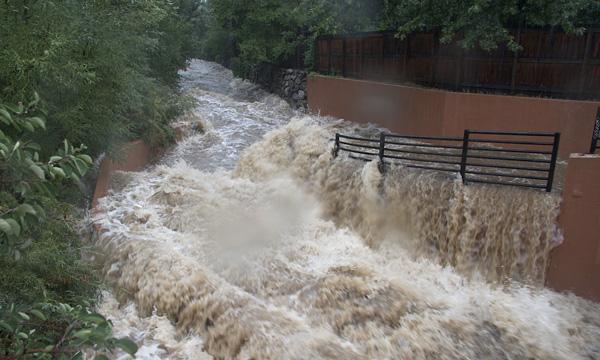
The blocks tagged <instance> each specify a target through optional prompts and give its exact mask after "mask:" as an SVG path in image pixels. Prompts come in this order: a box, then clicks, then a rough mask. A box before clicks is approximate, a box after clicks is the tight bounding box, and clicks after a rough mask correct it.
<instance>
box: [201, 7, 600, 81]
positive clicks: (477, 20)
mask: <svg viewBox="0 0 600 360" xmlns="http://www.w3.org/2000/svg"><path fill="white" fill-rule="evenodd" d="M200 8H201V9H203V12H200V11H199V12H198V13H199V14H201V16H199V18H201V19H203V21H204V22H205V24H206V28H207V30H206V32H205V36H204V37H203V39H202V55H203V56H204V57H206V58H208V59H211V60H215V61H218V62H220V63H223V64H225V65H227V66H230V67H232V68H233V70H234V72H236V73H237V74H238V75H242V76H245V75H248V72H249V70H250V69H251V68H252V67H253V66H255V65H256V64H258V63H260V62H263V61H264V62H270V63H274V64H278V65H283V66H285V65H286V64H287V63H288V60H289V59H290V58H292V57H294V56H295V55H296V49H301V50H302V49H304V50H303V51H304V53H305V65H306V67H308V68H310V67H311V66H312V62H313V54H314V53H313V51H314V49H313V44H314V39H315V38H316V37H318V36H319V35H322V34H336V33H345V32H360V31H372V30H390V29H394V30H397V32H398V35H399V36H400V37H402V36H405V35H407V34H408V33H411V32H414V31H422V30H431V29H439V30H440V35H441V37H440V38H441V40H442V41H443V42H450V41H452V40H459V41H460V43H461V45H462V46H464V47H465V48H471V47H475V46H477V47H480V48H482V49H485V50H492V49H494V48H496V47H497V46H498V45H500V44H507V45H508V46H509V47H510V48H511V49H513V50H516V49H518V48H519V44H518V43H517V40H516V39H515V38H514V36H513V35H512V34H511V33H510V31H509V28H511V27H518V26H519V24H521V25H522V26H525V27H526V26H530V27H531V26H551V27H556V28H562V29H564V30H566V31H567V32H573V33H577V34H581V33H582V32H583V31H584V29H585V26H586V25H589V24H592V23H596V24H597V23H598V17H599V16H600V1H598V0H574V1H566V0H565V1H556V0H500V1H489V0H453V1H434V0H427V1H423V0H283V1H276V0H244V1H237V0H207V2H206V4H205V5H204V6H200Z"/></svg>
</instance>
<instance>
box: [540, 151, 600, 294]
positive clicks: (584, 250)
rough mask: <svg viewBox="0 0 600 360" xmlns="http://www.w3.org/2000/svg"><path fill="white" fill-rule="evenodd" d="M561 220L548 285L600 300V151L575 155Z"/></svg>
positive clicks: (566, 185)
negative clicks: (561, 238)
mask: <svg viewBox="0 0 600 360" xmlns="http://www.w3.org/2000/svg"><path fill="white" fill-rule="evenodd" d="M558 222H559V226H560V228H561V229H562V231H563V234H564V243H563V244H562V245H560V246H558V247H557V248H556V249H554V250H553V251H552V253H551V257H550V267H549V269H548V275H547V285H548V286H549V287H551V288H553V289H556V290H559V291H572V292H574V293H575V294H577V295H579V296H583V297H585V298H588V299H591V300H594V301H600V155H579V154H572V155H571V157H570V159H569V165H568V167H567V174H566V179H565V187H564V190H563V202H562V205H561V212H560V217H559V221H558Z"/></svg>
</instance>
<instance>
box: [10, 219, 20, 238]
mask: <svg viewBox="0 0 600 360" xmlns="http://www.w3.org/2000/svg"><path fill="white" fill-rule="evenodd" d="M6 222H8V223H9V224H10V229H11V232H12V234H13V235H15V236H19V235H20V234H21V226H19V223H18V222H17V221H16V220H15V219H6Z"/></svg>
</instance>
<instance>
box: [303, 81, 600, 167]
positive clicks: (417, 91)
mask: <svg viewBox="0 0 600 360" xmlns="http://www.w3.org/2000/svg"><path fill="white" fill-rule="evenodd" d="M308 106H309V109H311V111H313V112H320V113H321V114H322V115H332V116H336V117H340V118H343V119H346V120H350V121H354V122H358V123H367V122H371V123H375V124H378V125H381V126H384V127H386V128H388V129H390V130H391V131H393V132H398V133H404V134H409V135H432V136H436V135H437V136H462V134H463V131H464V130H465V129H476V130H511V131H543V132H560V133H561V134H562V136H561V145H560V155H561V157H568V156H569V154H570V153H576V152H579V153H584V152H587V151H588V149H589V146H590V142H591V137H592V130H593V128H594V120H595V117H596V111H597V109H598V106H600V102H597V101H576V100H560V99H546V98H535V97H521V96H506V95H488V94H470V93H460V92H450V91H444V90H435V89H425V88H418V87H411V86H403V85H394V84H385V83H379V82H372V81H363V80H352V79H343V78H334V77H326V76H311V77H310V78H309V80H308Z"/></svg>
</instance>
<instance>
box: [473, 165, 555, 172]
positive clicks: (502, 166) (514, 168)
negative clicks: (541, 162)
mask: <svg viewBox="0 0 600 360" xmlns="http://www.w3.org/2000/svg"><path fill="white" fill-rule="evenodd" d="M466 166H474V167H491V168H498V169H510V170H525V171H543V172H548V171H549V170H550V169H541V168H530V167H524V166H508V165H492V164H469V163H467V164H466Z"/></svg>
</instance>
